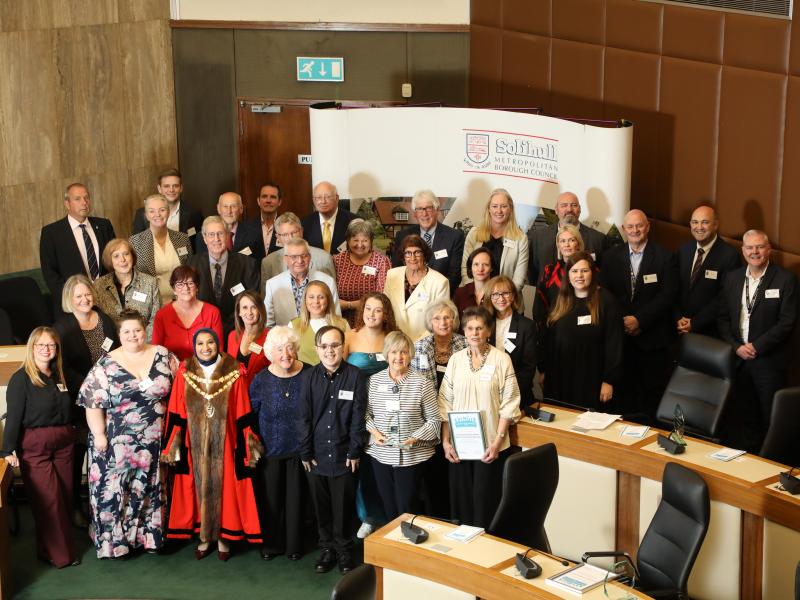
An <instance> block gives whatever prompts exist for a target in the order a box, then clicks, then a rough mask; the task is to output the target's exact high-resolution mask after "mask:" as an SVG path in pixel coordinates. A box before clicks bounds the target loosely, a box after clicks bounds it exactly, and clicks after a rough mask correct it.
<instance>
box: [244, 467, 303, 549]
mask: <svg viewBox="0 0 800 600" xmlns="http://www.w3.org/2000/svg"><path fill="white" fill-rule="evenodd" d="M255 484H256V485H255V489H256V501H257V502H258V518H259V521H260V522H261V531H262V532H263V536H264V544H263V547H264V550H265V551H267V552H269V553H270V554H282V553H284V552H286V553H287V554H302V553H303V507H304V506H305V494H304V493H303V488H304V487H305V482H304V481H303V465H302V463H301V462H300V458H299V457H297V456H289V457H286V458H269V457H266V458H263V459H261V461H259V463H258V470H257V471H256V481H255Z"/></svg>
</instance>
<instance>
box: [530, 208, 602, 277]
mask: <svg viewBox="0 0 800 600" xmlns="http://www.w3.org/2000/svg"><path fill="white" fill-rule="evenodd" d="M556 216H558V223H554V224H553V225H548V226H547V227H536V225H535V224H534V225H533V226H531V228H530V229H529V230H528V248H529V249H530V254H529V258H528V282H529V283H530V284H531V285H533V286H535V285H536V283H537V282H538V281H539V274H540V273H541V271H542V269H543V268H544V267H545V265H549V264H552V263H554V262H556V260H557V258H558V257H557V255H556V233H558V228H559V227H561V226H562V225H574V226H576V227H577V228H578V230H579V231H580V234H581V237H582V238H583V248H584V250H585V251H586V252H589V253H590V254H592V255H593V256H594V259H595V263H597V264H600V263H601V261H602V260H601V255H602V253H603V251H604V250H607V249H608V247H609V246H610V243H609V239H608V236H606V235H605V234H603V233H601V232H599V231H597V230H596V229H592V228H591V227H587V226H586V225H584V224H583V223H581V222H580V217H581V205H580V202H578V197H577V196H576V195H575V194H573V193H572V192H563V193H561V194H559V196H558V199H557V200H556Z"/></svg>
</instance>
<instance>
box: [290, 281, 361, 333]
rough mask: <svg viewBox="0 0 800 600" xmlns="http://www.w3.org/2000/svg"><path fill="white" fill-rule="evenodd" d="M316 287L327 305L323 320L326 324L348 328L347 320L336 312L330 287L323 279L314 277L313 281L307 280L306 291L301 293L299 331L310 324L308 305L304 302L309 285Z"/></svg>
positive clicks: (342, 328) (302, 330) (301, 331)
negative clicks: (323, 295) (323, 296)
mask: <svg viewBox="0 0 800 600" xmlns="http://www.w3.org/2000/svg"><path fill="white" fill-rule="evenodd" d="M312 286H314V287H318V288H320V289H321V290H322V293H323V294H325V300H326V302H327V303H328V305H327V306H326V307H325V321H326V322H327V323H328V325H333V326H334V327H338V328H339V329H341V330H342V331H344V330H346V329H349V326H348V324H347V321H346V320H345V319H343V318H342V317H340V316H339V315H337V314H336V303H335V302H334V301H333V294H332V293H331V289H330V288H329V287H328V284H326V283H325V282H324V281H319V280H318V279H315V280H314V281H309V282H308V285H307V286H306V291H305V293H304V294H303V303H302V304H301V306H300V317H299V318H300V327H299V332H300V334H301V335H302V333H303V332H304V331H305V330H306V328H307V327H308V326H309V325H310V324H311V313H309V312H308V305H307V304H306V296H308V291H309V290H310V289H311V287H312Z"/></svg>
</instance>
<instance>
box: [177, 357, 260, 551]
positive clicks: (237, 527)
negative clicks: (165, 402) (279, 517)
mask: <svg viewBox="0 0 800 600" xmlns="http://www.w3.org/2000/svg"><path fill="white" fill-rule="evenodd" d="M220 357H221V360H220V362H219V363H218V364H217V367H216V369H214V373H213V374H212V375H211V379H219V378H220V377H223V376H225V375H226V374H228V373H230V372H231V371H234V370H235V371H238V372H239V378H238V379H237V380H236V381H235V382H234V383H233V385H232V386H231V387H230V389H229V390H228V391H227V393H222V394H219V395H218V396H215V397H214V398H213V399H212V400H211V403H212V405H213V406H214V409H215V413H214V416H213V417H211V418H208V417H207V416H206V400H205V398H203V397H202V396H200V394H198V393H197V392H196V391H195V390H194V389H192V388H191V387H190V386H189V384H188V383H187V382H186V377H185V373H186V372H187V371H189V372H191V373H194V374H196V375H198V376H200V377H203V376H204V375H203V370H202V369H201V368H200V365H199V363H198V362H197V360H196V359H195V358H194V357H192V358H190V359H188V360H187V361H185V362H184V363H183V364H182V365H181V367H180V369H179V370H178V374H177V375H176V377H175V383H174V384H173V386H172V394H171V396H170V399H169V406H168V410H167V413H168V414H167V429H166V434H165V437H166V439H165V443H164V451H163V454H162V460H163V461H164V462H168V463H170V464H174V473H175V478H174V483H173V487H172V495H171V498H170V510H169V520H168V526H167V537H168V538H184V539H185V538H191V537H192V535H193V534H195V533H196V534H199V535H200V538H201V539H202V540H204V541H213V540H216V539H219V538H220V537H222V538H224V539H227V540H242V539H244V540H247V541H248V542H250V543H254V544H255V543H261V541H262V540H261V526H260V524H259V520H258V511H257V509H256V503H255V496H254V494H253V484H252V477H253V475H254V473H255V468H254V467H255V464H256V462H257V461H258V458H259V457H260V455H261V453H262V451H263V446H261V444H260V442H259V441H258V437H257V436H256V434H255V431H257V430H258V428H257V424H256V418H257V417H256V415H255V414H254V413H253V412H252V409H251V407H250V399H249V397H248V393H247V383H246V378H245V376H244V375H245V371H244V368H243V367H242V366H241V365H240V364H239V363H238V362H236V360H234V359H233V358H231V357H230V356H228V355H226V354H220ZM198 387H200V389H204V386H203V385H202V384H198ZM217 387H218V386H216V385H215V386H213V387H212V389H211V390H208V391H209V393H214V391H215V390H216V389H217ZM176 458H177V459H176Z"/></svg>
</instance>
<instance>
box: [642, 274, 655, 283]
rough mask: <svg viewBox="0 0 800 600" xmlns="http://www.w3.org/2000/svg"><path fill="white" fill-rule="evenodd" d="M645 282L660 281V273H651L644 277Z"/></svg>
mask: <svg viewBox="0 0 800 600" xmlns="http://www.w3.org/2000/svg"><path fill="white" fill-rule="evenodd" d="M642 280H643V281H644V282H645V283H658V273H649V274H647V275H645V276H644V277H642Z"/></svg>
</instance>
